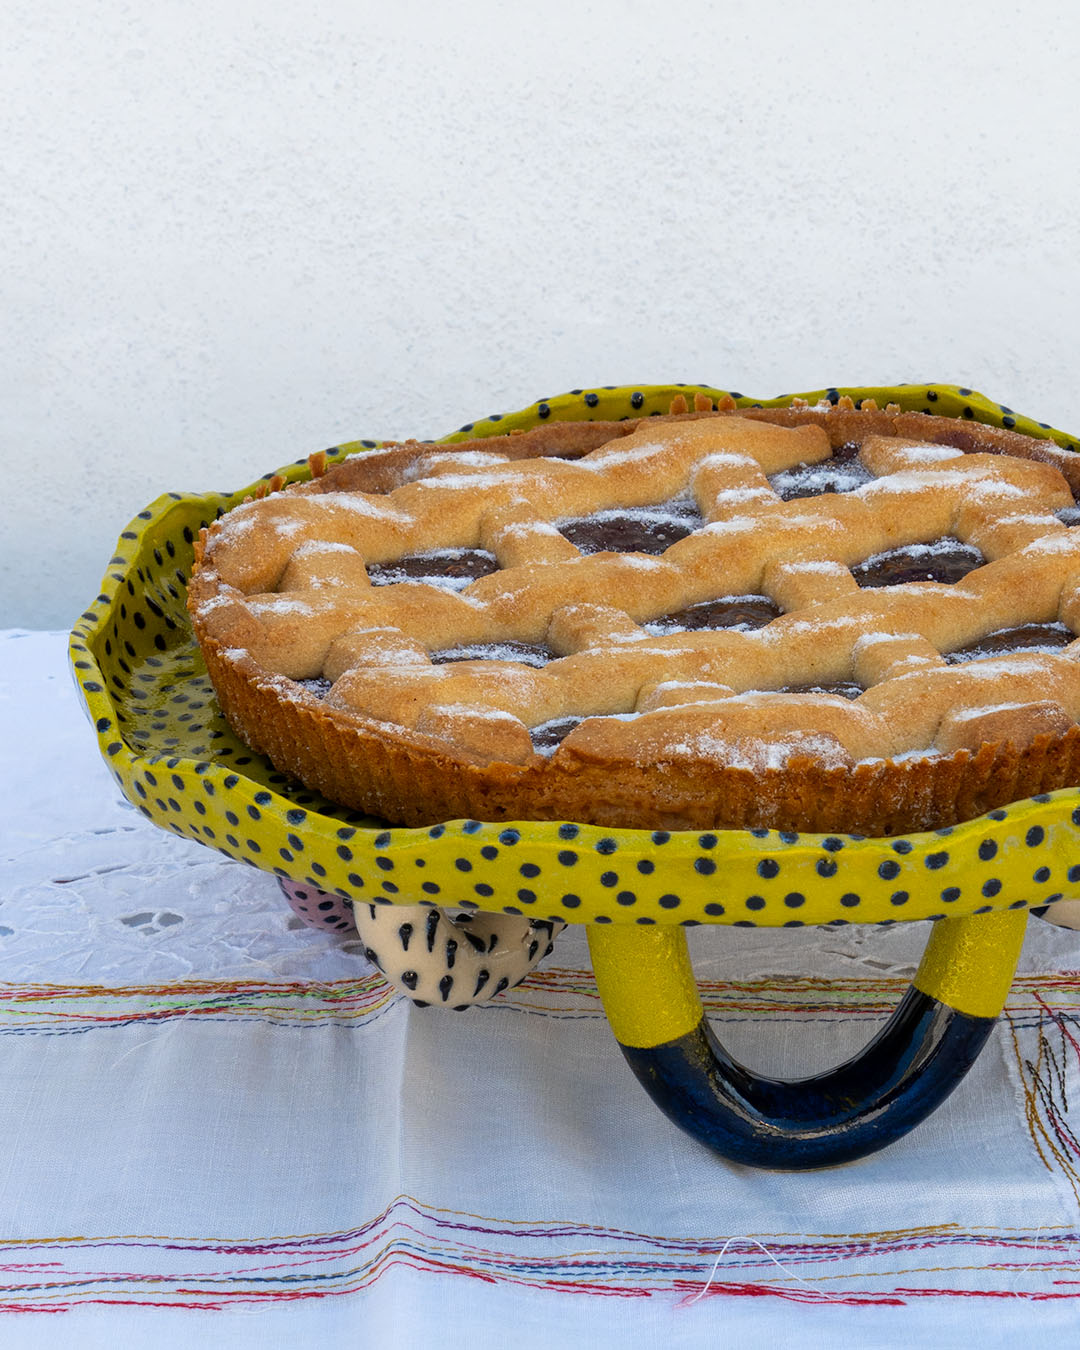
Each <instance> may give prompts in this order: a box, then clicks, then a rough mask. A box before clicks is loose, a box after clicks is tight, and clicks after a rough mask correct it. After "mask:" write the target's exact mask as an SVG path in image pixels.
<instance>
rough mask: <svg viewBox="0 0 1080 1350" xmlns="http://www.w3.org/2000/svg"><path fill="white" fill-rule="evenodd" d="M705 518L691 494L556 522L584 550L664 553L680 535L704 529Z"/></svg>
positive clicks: (572, 541)
mask: <svg viewBox="0 0 1080 1350" xmlns="http://www.w3.org/2000/svg"><path fill="white" fill-rule="evenodd" d="M704 524H705V519H704V517H703V516H702V514H701V512H700V511H699V510H698V508H697V504H696V503H695V502H693V501H691V500H690V499H689V498H677V499H676V500H675V501H670V502H664V503H663V504H662V505H659V506H641V507H628V508H627V509H626V510H624V511H620V510H613V511H601V512H598V513H597V514H596V515H594V516H577V517H574V518H573V519H570V520H562V521H558V522H557V523H556V528H557V529H558V531H559V533H560V534H561V535H562V536H563V538H564V539H569V540H570V542H571V543H572V544H573V545H574V546H575V548H579V549H580V550H581V551H582V553H584V554H586V555H588V554H590V553H603V552H607V553H648V554H651V555H652V556H653V557H656V556H658V555H659V554H661V553H663V552H664V551H665V549H668V548H670V547H671V545H672V544H674V543H676V542H677V541H678V540H680V539H685V538H686V536H687V535H688V534H693V532H694V531H695V530H699V529H701V527H702V526H703V525H704Z"/></svg>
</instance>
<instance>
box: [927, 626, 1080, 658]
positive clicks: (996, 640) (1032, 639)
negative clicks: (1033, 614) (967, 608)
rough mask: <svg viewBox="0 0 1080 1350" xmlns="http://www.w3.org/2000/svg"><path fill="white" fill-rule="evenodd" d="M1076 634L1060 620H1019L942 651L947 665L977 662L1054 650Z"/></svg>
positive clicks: (1066, 643) (1067, 643)
mask: <svg viewBox="0 0 1080 1350" xmlns="http://www.w3.org/2000/svg"><path fill="white" fill-rule="evenodd" d="M1075 636H1076V634H1075V633H1073V632H1072V630H1071V629H1069V628H1066V627H1065V625H1064V624H1063V623H1022V624H1017V626H1016V627H1015V628H999V629H998V631H997V632H996V633H988V634H987V635H986V637H981V638H979V640H978V641H977V642H971V643H969V644H968V645H967V646H966V647H958V648H957V649H956V651H954V652H946V653H945V660H946V661H947V662H948V663H949V665H950V666H956V665H960V664H961V663H963V662H964V661H978V660H980V659H981V658H983V657H987V656H1009V655H1011V654H1012V653H1013V652H1056V651H1060V650H1061V648H1062V647H1067V646H1068V645H1069V643H1070V642H1072V641H1073V640H1074V638H1075Z"/></svg>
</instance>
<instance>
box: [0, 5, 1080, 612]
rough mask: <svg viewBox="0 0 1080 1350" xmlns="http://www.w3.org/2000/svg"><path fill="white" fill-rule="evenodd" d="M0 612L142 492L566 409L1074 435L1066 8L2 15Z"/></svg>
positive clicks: (82, 598) (94, 545)
mask: <svg viewBox="0 0 1080 1350" xmlns="http://www.w3.org/2000/svg"><path fill="white" fill-rule="evenodd" d="M0 23H2V26H3V29H4V44H3V45H4V51H3V54H2V55H0V61H2V62H3V65H2V68H0V80H2V85H3V88H2V98H0V121H2V123H3V125H2V126H0V145H2V156H0V174H2V176H3V187H2V198H0V408H2V416H0V438H2V441H0V453H2V456H3V468H4V470H5V480H6V482H5V491H4V492H3V494H2V501H3V508H2V509H3V512H4V520H3V522H2V536H0V540H2V548H3V551H4V559H3V562H4V565H3V567H2V569H0V587H2V588H3V590H2V592H0V626H2V625H5V624H7V625H23V626H27V627H67V626H68V625H69V623H70V621H71V620H72V619H73V618H74V616H75V615H76V614H77V613H78V611H79V610H80V609H82V608H83V606H84V605H85V604H86V602H87V601H88V600H89V599H90V598H91V596H93V595H94V594H95V593H96V591H97V587H98V581H99V578H100V576H101V573H102V571H103V570H104V564H105V562H106V561H107V559H108V557H109V554H110V552H111V550H112V545H113V542H114V540H115V538H116V535H117V534H118V532H119V530H120V529H121V528H122V527H123V526H124V524H125V523H126V522H127V520H128V519H129V517H130V516H131V515H133V514H134V513H135V512H136V511H137V510H139V509H140V508H141V507H142V506H143V505H145V504H146V502H147V501H149V500H150V499H151V498H153V497H155V496H157V495H158V494H159V493H160V492H162V491H164V490H166V489H169V488H177V487H180V488H193V489H194V488H208V487H235V486H238V485H239V484H241V483H244V482H248V481H250V480H251V479H252V478H253V477H255V476H256V475H257V474H258V473H261V472H263V471H264V470H266V469H269V468H273V467H276V466H277V465H279V464H281V463H283V462H285V461H288V460H291V459H294V458H297V457H298V456H299V455H301V454H304V453H307V452H308V451H311V450H314V449H318V448H319V447H321V446H325V445H329V444H332V443H334V442H336V441H339V440H343V439H352V438H357V437H362V436H391V435H392V436H403V435H407V434H416V435H419V436H435V435H440V434H442V433H443V432H445V431H449V430H452V429H453V428H454V427H456V426H457V425H458V424H459V423H461V422H462V421H465V420H469V419H471V418H473V417H475V416H479V415H482V414H486V413H489V412H493V411H497V410H507V409H512V408H516V407H519V406H522V405H524V404H526V403H528V402H530V401H531V400H533V399H534V398H536V397H538V396H540V395H552V394H555V393H558V392H561V391H564V390H567V389H570V388H573V387H577V386H587V385H592V384H609V383H624V382H629V381H642V382H662V381H669V380H685V381H708V382H712V383H715V384H718V385H721V386H726V387H735V388H740V389H743V390H746V391H749V392H753V393H756V394H760V395H772V394H775V393H780V392H783V391H786V390H792V389H798V388H814V387H820V386H823V385H826V384H844V383H849V384H857V383H864V382H866V383H871V382H880V383H890V382H900V381H918V380H922V379H934V380H940V381H952V382H955V383H960V384H968V385H972V386H974V387H975V388H977V389H981V390H983V391H984V392H987V393H989V394H991V395H993V396H995V397H996V398H998V399H999V400H1000V401H1002V402H1005V403H1008V404H1010V405H1011V406H1012V407H1014V408H1016V409H1018V410H1020V411H1023V412H1028V413H1032V414H1034V415H1035V416H1037V417H1040V418H1042V419H1044V420H1047V421H1050V422H1052V423H1054V424H1056V425H1059V426H1063V427H1065V428H1067V429H1070V430H1076V431H1080V411H1078V410H1076V409H1074V406H1073V404H1074V402H1075V400H1074V396H1073V388H1074V384H1075V382H1076V379H1077V377H1078V375H1080V353H1078V351H1077V343H1076V331H1077V324H1078V321H1080V247H1078V245H1080V230H1078V221H1080V172H1078V166H1080V151H1078V148H1077V147H1078V143H1080V142H1078V137H1077V131H1078V123H1080V118H1078V114H1077V88H1078V71H1080V21H1078V18H1077V10H1076V9H1075V8H1074V7H1073V6H1066V5H1056V4H1049V3H1041V2H1040V0H1031V3H1028V4H1025V5H1024V6H1022V7H1021V6H1018V5H1014V4H1004V3H998V0H987V2H986V3H982V4H977V3H949V0H939V3H934V4H927V3H922V2H921V0H916V3H905V4H902V5H896V4H881V3H876V0H862V2H861V3H855V2H851V3H848V2H846V0H818V3H815V4H797V3H776V2H775V0H760V2H759V3H757V4H755V5H753V6H751V5H748V4H746V5H744V4H735V3H731V2H730V0H722V2H721V3H713V4H709V3H705V0H673V2H671V3H664V4H651V3H642V2H641V0H623V2H622V3H616V0H595V2H594V3H587V2H583V3H581V4H574V5H571V4H565V3H561V0H560V2H559V3H553V4H547V5H544V4H541V5H535V6H522V5H510V4H505V5H501V4H495V3H490V2H489V0H480V2H474V3H472V4H458V5H454V4H449V3H448V4H443V5H438V4H430V5H419V4H414V5H408V4H406V5H404V6H403V5H400V4H398V5H391V4H390V3H389V0H385V2H381V3H377V4H375V3H366V2H364V0H358V2H357V3H348V2H347V0H273V3H267V2H266V0H259V2H258V3H253V2H252V0H175V2H168V3H154V0H98V3H95V4H93V5H86V4H81V3H76V0H66V3H49V2H48V0H34V2H32V3H31V2H29V0H14V2H13V0H0Z"/></svg>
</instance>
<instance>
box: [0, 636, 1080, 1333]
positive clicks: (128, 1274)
mask: <svg viewBox="0 0 1080 1350" xmlns="http://www.w3.org/2000/svg"><path fill="white" fill-rule="evenodd" d="M0 719H2V741H0V754H2V755H3V761H4V762H3V765H2V774H0V782H2V783H3V793H4V801H3V814H2V819H3V836H2V845H3V847H2V857H3V885H2V887H0V1065H2V1078H0V1081H2V1083H3V1091H2V1093H0V1141H2V1142H3V1153H2V1157H0V1345H2V1346H4V1347H5V1348H6V1347H20V1346H43V1347H44V1346H49V1347H52V1346H58V1345H72V1346H79V1347H83V1346H89V1347H96V1346H102V1347H105V1346H108V1347H111V1348H115V1347H121V1346H129V1345H131V1346H154V1345H169V1346H170V1347H174V1346H186V1345H193V1346H194V1345H198V1346H207V1345H212V1346H215V1347H231V1346H260V1347H262V1346H274V1345H285V1344H289V1345H299V1346H306V1345H316V1344H318V1345H326V1346H337V1345H343V1346H344V1345H348V1346H368V1345H372V1346H374V1345H379V1344H383V1343H387V1342H390V1341H391V1340H392V1341H393V1342H395V1343H401V1344H409V1345H424V1344H429V1345H434V1346H439V1347H444V1346H445V1347H456V1346H462V1347H465V1346H468V1347H470V1350H482V1348H483V1347H488V1346H492V1347H494V1346H499V1347H503V1346H515V1347H517V1346H521V1347H532V1346H544V1347H550V1346H561V1345H572V1344H573V1345H576V1344H578V1343H583V1344H587V1345H589V1346H590V1350H594V1348H595V1350H604V1348H605V1347H619V1350H627V1347H639V1346H645V1347H652V1346H657V1347H660V1346H663V1347H665V1350H666V1348H667V1347H671V1350H678V1348H679V1347H684V1346H709V1347H714V1346H721V1345H723V1346H732V1347H746V1346H757V1345H762V1346H765V1345H768V1346H770V1347H771V1346H775V1345H776V1344H777V1343H778V1342H779V1341H780V1340H781V1339H787V1340H789V1341H790V1342H791V1343H792V1344H793V1345H796V1346H799V1347H800V1350H801V1348H802V1347H807V1346H811V1347H812V1346H818V1345H821V1346H825V1345H830V1346H831V1345H833V1344H835V1343H836V1342H842V1343H847V1344H852V1345H856V1346H859V1347H873V1346H901V1345H932V1346H934V1347H935V1350H946V1347H950V1346H957V1347H960V1346H963V1347H968V1346H971V1345H972V1344H974V1343H976V1342H981V1344H983V1345H1016V1344H1018V1343H1019V1338H1020V1337H1021V1336H1040V1337H1041V1336H1046V1335H1052V1336H1064V1337H1065V1338H1067V1339H1066V1341H1065V1342H1064V1343H1066V1344H1074V1343H1075V1342H1076V1339H1077V1336H1078V1334H1080V1208H1078V1197H1080V1140H1078V1138H1077V1134H1078V1133H1080V1130H1078V1118H1077V1112H1078V1111H1080V1107H1076V1106H1075V1105H1073V1104H1074V1103H1075V1102H1076V1101H1077V1099H1078V1097H1080V1092H1078V1088H1080V933H1073V932H1070V931H1067V930H1062V929H1058V928H1054V927H1051V926H1050V925H1048V924H1046V923H1043V922H1041V921H1038V920H1035V919H1033V920H1031V922H1030V924H1029V933H1028V939H1027V942H1026V944H1025V948H1024V954H1023V957H1022V961H1021V972H1020V975H1019V977H1018V979H1017V981H1016V983H1015V985H1014V988H1013V992H1012V995H1011V997H1010V1000H1009V1004H1008V1008H1007V1011H1006V1014H1005V1016H1004V1017H1003V1019H1002V1022H1001V1025H1000V1027H999V1028H998V1030H997V1032H996V1033H995V1036H994V1039H993V1040H992V1041H991V1043H990V1044H989V1046H988V1047H987V1049H986V1050H985V1051H984V1052H983V1054H982V1056H981V1058H980V1059H979V1061H978V1062H977V1064H976V1066H975V1068H974V1069H973V1070H972V1072H971V1074H970V1075H969V1077H968V1078H967V1080H966V1081H965V1082H964V1083H963V1084H962V1085H961V1087H960V1088H959V1089H958V1091H957V1092H956V1093H955V1094H954V1096H953V1097H952V1098H951V1099H950V1100H949V1101H948V1102H947V1103H946V1104H945V1106H944V1107H942V1108H941V1109H940V1110H939V1111H938V1112H937V1113H936V1114H935V1115H934V1116H933V1117H932V1118H931V1119H930V1120H929V1121H927V1122H926V1123H925V1124H923V1125H922V1126H920V1127H919V1128H918V1129H917V1130H916V1131H915V1132H914V1133H913V1134H911V1135H909V1136H908V1137H907V1138H906V1139H903V1140H901V1141H899V1142H898V1143H896V1144H894V1145H893V1146H891V1147H890V1148H888V1149H887V1150H885V1151H884V1152H882V1153H879V1154H877V1155H875V1156H873V1157H871V1158H867V1159H864V1160H862V1161H860V1162H857V1163H853V1164H850V1165H848V1166H846V1167H842V1168H837V1169H833V1170H830V1171H825V1172H814V1173H803V1174H791V1173H767V1172H758V1171H753V1170H750V1169H746V1168H741V1167H736V1166H732V1165H729V1164H727V1163H725V1162H722V1161H721V1160H719V1159H717V1158H716V1157H714V1156H713V1155H711V1154H709V1153H707V1152H706V1151H705V1150H704V1149H703V1148H701V1147H700V1146H699V1145H697V1144H696V1143H694V1142H693V1141H692V1140H690V1139H689V1138H687V1137H686V1136H685V1135H683V1134H682V1133H681V1132H680V1131H678V1130H677V1129H676V1128H675V1127H674V1126H673V1125H671V1124H669V1123H668V1121H667V1120H666V1119H665V1118H664V1117H663V1116H662V1115H661V1113H660V1112H659V1110H658V1109H657V1108H656V1107H655V1106H654V1105H653V1104H652V1103H651V1102H650V1101H649V1099H648V1098H647V1097H646V1095H645V1093H644V1092H643V1091H642V1089H641V1088H640V1087H639V1086H638V1084H637V1083H636V1081H635V1080H634V1078H633V1076H632V1075H631V1073H630V1070H629V1069H628V1068H627V1067H626V1066H625V1065H624V1063H623V1061H622V1058H621V1055H620V1054H619V1051H618V1049H617V1047H616V1045H615V1043H614V1040H613V1038H612V1036H611V1033H610V1031H609V1030H608V1027H607V1023H606V1022H605V1020H604V1017H603V1014H602V1012H601V1009H600V1005H599V1003H598V1000H597V997H596V990H595V987H594V984H593V980H592V974H591V971H590V969H589V961H588V954H587V950H586V946H585V942H584V937H583V932H582V930H581V929H573V928H572V929H568V930H567V932H566V933H565V934H564V935H563V936H562V937H561V938H560V939H559V941H558V942H557V944H556V947H555V950H554V952H553V953H552V954H551V956H549V957H548V958H547V960H546V961H545V962H544V963H543V965H542V966H541V967H540V968H539V970H538V971H537V972H536V973H535V974H534V975H533V976H531V977H530V978H529V979H528V980H526V981H525V983H524V984H522V985H521V986H520V987H519V988H518V989H516V990H514V991H513V992H512V993H511V994H509V995H504V996H502V997H501V998H500V999H499V1000H498V1001H497V1002H496V1003H495V1004H493V1005H491V1006H489V1007H485V1008H480V1009H473V1010H471V1011H469V1012H467V1013H459V1014H455V1013H448V1012H441V1011H438V1010H427V1011H421V1010H417V1009H414V1008H413V1007H412V1006H411V1004H410V1003H409V1002H408V1001H407V1000H404V999H402V998H400V997H397V996H393V995H391V994H390V993H389V992H388V989H387V986H386V985H385V984H384V983H383V981H382V979H381V977H380V976H379V975H378V973H377V972H376V971H375V970H374V969H373V968H372V967H371V966H370V965H368V963H367V962H366V961H365V960H364V958H363V955H362V953H361V952H360V951H359V950H358V949H357V944H356V943H355V942H349V941H348V940H342V939H341V938H339V937H338V938H336V937H333V936H330V935H328V934H324V933H317V932H315V931H313V930H311V929H309V928H306V927H304V926H302V925H301V924H300V923H299V921H298V920H296V919H294V918H293V917H292V915H291V912H290V911H289V910H288V908H287V907H286V905H285V903H284V901H283V900H282V898H281V895H280V892H279V890H278V887H277V882H276V880H275V879H274V878H273V877H271V876H268V875H263V874H261V873H258V872H254V871H252V870H251V869H250V868H248V867H245V866H243V865H241V864H238V863H234V862H231V861H229V860H227V859H225V858H223V857H221V856H220V855H218V854H216V853H214V852H212V851H210V850H209V849H206V848H203V847H200V846H199V845H197V844H194V843H188V842H185V841H183V840H180V839H178V838H176V837H174V836H172V835H169V834H166V833H164V832H163V831H160V830H158V829H156V828H155V827H154V826H152V825H150V824H149V823H148V822H147V821H146V820H145V819H143V817H142V816H140V815H139V814H138V813H137V812H136V811H134V810H133V809H132V808H131V807H130V806H128V804H127V803H126V802H125V801H124V800H123V799H122V798H121V797H120V795H119V793H118V791H117V789H116V787H115V785H114V783H113V781H112V779H111V778H110V776H109V774H108V773H107V772H106V770H105V768H104V766H103V765H102V764H101V762H100V760H99V758H98V751H97V746H96V743H95V740H94V737H93V734H92V731H91V729H90V727H89V726H88V724H87V723H86V721H85V719H84V717H83V716H82V713H81V708H80V705H79V703H78V701H77V698H76V695H75V691H74V689H73V687H72V684H71V681H70V679H69V677H68V674H67V669H66V653H65V640H64V638H63V636H62V635H59V634H42V633H22V632H8V633H4V634H0ZM925 936H926V930H925V926H924V925H920V924H913V925H910V926H907V925H897V926H896V927H893V928H887V929H882V928H873V927H871V928H865V929H863V928H859V927H857V926H852V927H847V928H843V929H833V928H825V929H816V930H815V929H803V930H791V931H783V930H777V931H770V930H765V929H757V930H753V929H730V928H715V929H712V928H709V929H706V928H700V929H696V930H694V931H693V933H692V935H691V945H692V948H693V949H694V952H695V960H696V968H697V971H698V974H699V977H700V980H701V984H702V990H703V995H704V998H705V1002H706V1005H707V1007H708V1008H709V1010H710V1013H711V1016H712V1017H713V1018H714V1020H715V1022H716V1024H717V1025H718V1026H719V1027H720V1028H721V1030H722V1037H723V1039H724V1040H725V1043H726V1044H727V1045H728V1046H729V1048H730V1049H731V1050H732V1051H733V1052H734V1053H736V1054H737V1055H740V1056H741V1057H742V1058H744V1059H746V1060H747V1061H748V1062H749V1063H750V1064H752V1065H753V1066H754V1067H756V1068H760V1069H763V1070H765V1071H771V1072H778V1073H781V1074H784V1075H788V1076H797V1075H801V1074H804V1073H808V1072H812V1071H814V1070H816V1069H819V1068H823V1067H825V1066H826V1065H827V1064H829V1063H835V1062H838V1061H839V1060H840V1059H842V1058H844V1057H846V1056H847V1055H849V1054H851V1053H852V1052H854V1050H856V1049H857V1048H858V1047H859V1046H860V1045H861V1044H862V1043H864V1042H865V1041H866V1040H868V1039H869V1038H870V1036H871V1035H872V1034H873V1033H874V1031H875V1030H876V1029H877V1028H878V1027H879V1026H880V1025H881V1024H882V1022H883V1021H884V1020H885V1019H886V1018H887V1016H888V1014H889V1012H890V1011H891V1009H892V1007H893V1006H894V1005H895V1003H896V1002H897V1000H898V999H899V997H900V995H901V993H902V992H903V990H904V988H905V987H906V985H907V982H908V980H909V979H910V976H911V974H912V972H913V969H914V966H915V964H916V963H917V961H918V955H919V952H920V950H921V947H922V944H923V942H924V941H925ZM1070 1106H1073V1112H1072V1115H1071V1117H1070Z"/></svg>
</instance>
